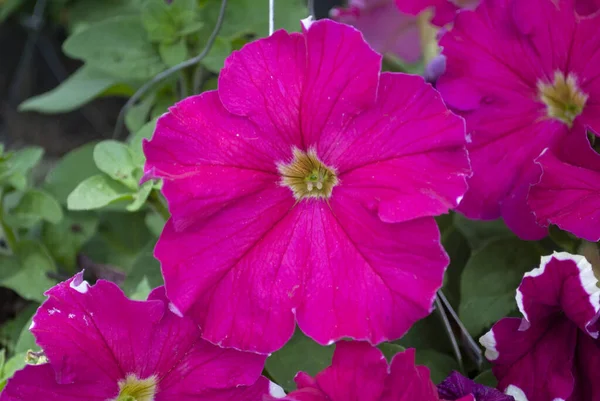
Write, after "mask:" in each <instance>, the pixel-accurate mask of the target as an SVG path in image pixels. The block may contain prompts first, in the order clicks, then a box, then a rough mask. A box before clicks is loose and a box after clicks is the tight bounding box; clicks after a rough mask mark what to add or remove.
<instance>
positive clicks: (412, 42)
mask: <svg viewBox="0 0 600 401" xmlns="http://www.w3.org/2000/svg"><path fill="white" fill-rule="evenodd" d="M331 18H333V19H334V20H336V21H339V22H343V23H345V24H348V25H352V26H354V27H355V28H356V29H358V30H359V31H361V32H362V34H363V35H364V37H365V40H366V41H367V42H368V43H369V44H370V45H371V47H373V49H375V50H376V51H377V52H379V53H381V54H386V53H391V54H393V55H395V56H397V57H399V58H400V59H402V60H404V61H406V62H407V63H416V62H417V61H419V60H420V59H421V38H420V34H419V27H418V25H417V19H416V18H415V17H414V16H412V15H408V14H404V13H402V12H400V10H398V8H397V7H396V5H395V3H394V0H350V2H349V3H348V8H334V9H333V10H331Z"/></svg>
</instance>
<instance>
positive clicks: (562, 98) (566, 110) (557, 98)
mask: <svg viewBox="0 0 600 401" xmlns="http://www.w3.org/2000/svg"><path fill="white" fill-rule="evenodd" d="M537 87H538V94H539V100H540V101H541V102H542V103H544V104H545V105H546V110H547V115H548V118H552V119H555V120H560V121H562V122H563V123H565V124H566V125H568V126H569V127H571V126H572V125H573V121H575V118H577V116H578V115H580V114H581V113H582V112H583V108H584V107H585V103H586V102H587V99H588V95H587V94H585V93H584V92H583V91H582V90H581V89H580V88H579V86H578V84H577V77H576V76H575V75H574V74H572V73H571V74H568V75H567V76H566V77H565V74H564V73H562V72H561V71H556V72H555V73H554V82H552V83H547V82H542V81H539V82H538V84H537Z"/></svg>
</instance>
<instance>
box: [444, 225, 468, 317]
mask: <svg viewBox="0 0 600 401" xmlns="http://www.w3.org/2000/svg"><path fill="white" fill-rule="evenodd" d="M442 245H443V246H444V249H445V250H446V252H448V256H449V257H450V266H448V269H447V270H446V274H444V287H443V291H444V294H445V295H446V298H447V299H448V301H449V302H450V304H452V305H453V306H454V307H455V308H458V305H459V303H460V279H461V276H462V272H463V270H464V268H465V266H466V264H467V262H468V260H469V258H470V256H471V248H470V246H469V242H468V241H467V239H466V237H465V236H464V235H463V234H462V232H461V231H460V230H458V229H457V228H455V227H454V226H450V227H448V228H447V229H446V230H445V231H444V232H443V234H442Z"/></svg>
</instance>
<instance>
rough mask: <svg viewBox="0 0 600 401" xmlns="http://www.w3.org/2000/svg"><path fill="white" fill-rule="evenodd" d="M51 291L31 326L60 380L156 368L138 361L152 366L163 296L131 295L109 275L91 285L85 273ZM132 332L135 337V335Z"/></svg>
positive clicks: (111, 377) (110, 377)
mask: <svg viewBox="0 0 600 401" xmlns="http://www.w3.org/2000/svg"><path fill="white" fill-rule="evenodd" d="M46 295H47V296H48V300H47V301H45V302H44V303H43V304H42V306H40V308H39V309H38V311H37V313H36V314H35V315H34V317H33V323H34V327H33V328H32V329H31V332H32V333H33V335H34V336H35V338H36V342H37V344H38V345H39V346H40V347H42V349H43V350H44V351H45V353H46V355H47V356H48V359H49V361H50V363H51V364H52V367H53V368H54V370H55V371H56V380H57V381H58V382H59V383H61V384H66V383H73V382H75V381H77V382H78V383H79V382H83V383H85V382H90V381H92V382H103V381H106V382H110V383H115V384H116V383H117V382H118V381H119V380H121V379H122V378H124V377H125V376H126V375H127V373H130V372H136V373H140V374H143V376H144V377H148V376H151V375H152V374H154V373H155V372H153V371H152V368H153V367H152V366H149V370H148V371H144V372H138V367H140V366H147V364H146V358H147V357H148V356H147V354H148V350H150V349H151V339H152V333H153V331H154V330H156V328H157V325H158V324H159V322H160V320H161V318H162V316H163V313H164V311H165V306H164V304H163V303H162V302H157V301H155V302H134V301H131V300H129V299H127V298H126V297H125V295H124V294H123V292H122V291H121V290H120V289H119V287H117V286H116V285H115V284H113V283H110V282H108V281H103V280H100V281H98V282H97V283H96V284H95V285H94V286H91V287H90V286H89V285H88V284H87V283H86V282H85V281H83V279H82V275H81V273H80V274H79V275H77V276H75V277H74V278H72V279H69V280H67V281H65V282H63V283H60V284H58V285H56V286H55V287H53V288H51V289H50V290H48V291H46ZM132 333H135V337H134V338H135V341H129V340H130V339H131V336H132ZM124 339H128V340H127V341H124ZM115 395H116V394H115Z"/></svg>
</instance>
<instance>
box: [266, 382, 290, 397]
mask: <svg viewBox="0 0 600 401" xmlns="http://www.w3.org/2000/svg"><path fill="white" fill-rule="evenodd" d="M269 395H270V396H271V397H275V398H284V397H285V395H286V394H285V391H283V388H281V387H280V386H279V385H278V384H277V383H273V382H272V381H270V382H269Z"/></svg>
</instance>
